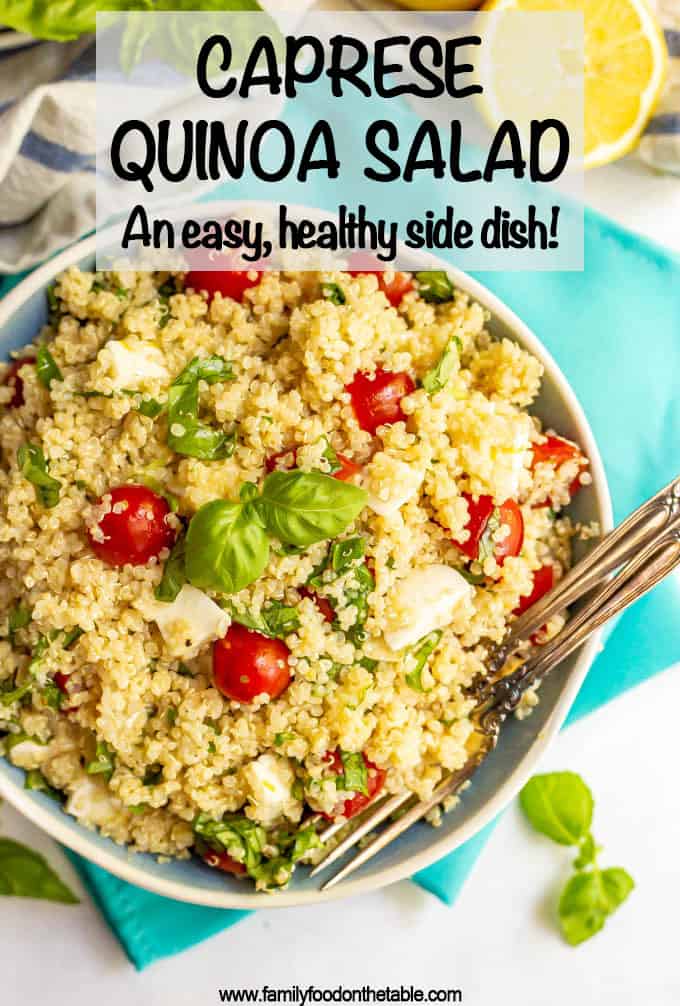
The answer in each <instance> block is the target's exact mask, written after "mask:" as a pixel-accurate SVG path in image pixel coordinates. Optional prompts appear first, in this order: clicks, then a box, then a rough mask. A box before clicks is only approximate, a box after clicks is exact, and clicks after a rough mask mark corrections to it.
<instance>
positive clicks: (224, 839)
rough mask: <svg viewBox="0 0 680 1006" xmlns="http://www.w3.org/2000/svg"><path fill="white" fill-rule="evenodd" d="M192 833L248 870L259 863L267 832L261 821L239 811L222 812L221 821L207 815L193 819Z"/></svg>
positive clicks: (254, 867) (200, 815)
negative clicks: (238, 812)
mask: <svg viewBox="0 0 680 1006" xmlns="http://www.w3.org/2000/svg"><path fill="white" fill-rule="evenodd" d="M193 827H194V832H195V833H196V834H197V835H199V836H200V837H201V838H202V839H203V841H204V842H205V843H206V844H207V845H208V846H209V847H210V848H211V849H214V850H215V851H216V852H228V853H229V855H230V856H232V857H233V858H234V859H236V860H237V861H238V862H239V863H243V864H244V865H245V867H246V869H247V870H248V872H249V873H251V876H252V872H251V871H253V870H255V869H256V868H257V867H258V866H259V865H260V863H261V862H262V850H263V849H264V847H265V845H266V844H267V833H266V831H265V830H264V828H263V827H262V825H260V824H256V823H255V821H251V820H250V818H247V817H244V816H243V815H241V814H225V816H224V817H223V818H222V819H221V820H220V821H214V820H212V819H211V818H210V817H209V816H208V815H207V814H199V815H198V816H197V817H196V818H195V819H194V825H193Z"/></svg>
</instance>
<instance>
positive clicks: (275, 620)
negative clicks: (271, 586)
mask: <svg viewBox="0 0 680 1006" xmlns="http://www.w3.org/2000/svg"><path fill="white" fill-rule="evenodd" d="M225 607H226V608H227V610H228V611H229V612H230V614H231V617H232V619H233V620H234V621H235V622H238V624H239V625H244V626H245V627H246V628H247V629H253V630H254V631H255V632H261V633H262V634H263V635H265V636H271V637H272V638H273V639H285V637H286V636H289V635H290V634H291V632H296V631H297V630H298V629H299V628H300V616H299V614H298V611H297V608H293V607H289V606H288V605H285V604H283V603H282V602H281V601H271V602H270V603H269V604H268V605H267V606H266V607H265V608H263V609H262V610H261V611H260V613H259V615H257V616H256V615H249V614H248V613H247V612H242V611H239V610H238V608H236V607H235V606H234V605H233V604H229V603H227V605H225Z"/></svg>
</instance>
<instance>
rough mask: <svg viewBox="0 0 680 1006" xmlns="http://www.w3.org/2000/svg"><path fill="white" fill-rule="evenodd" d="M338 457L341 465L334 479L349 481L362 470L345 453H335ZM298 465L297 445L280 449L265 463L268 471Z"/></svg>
mask: <svg viewBox="0 0 680 1006" xmlns="http://www.w3.org/2000/svg"><path fill="white" fill-rule="evenodd" d="M335 456H336V458H337V459H338V464H339V465H340V467H339V468H338V470H337V472H333V473H332V474H333V478H334V479H340V481H341V482H347V480H348V479H351V478H353V477H354V476H355V475H358V474H359V472H360V471H361V465H357V464H355V463H354V461H350V459H349V458H346V457H345V455H344V454H338V453H337V452H336V454H335ZM296 465H297V447H287V448H286V450H285V451H279V452H278V454H272V455H270V457H268V458H267V460H266V461H265V463H264V466H265V468H266V469H267V472H273V471H286V472H287V471H290V470H291V468H295V466H296Z"/></svg>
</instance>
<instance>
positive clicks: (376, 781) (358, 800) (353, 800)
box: [322, 749, 387, 821]
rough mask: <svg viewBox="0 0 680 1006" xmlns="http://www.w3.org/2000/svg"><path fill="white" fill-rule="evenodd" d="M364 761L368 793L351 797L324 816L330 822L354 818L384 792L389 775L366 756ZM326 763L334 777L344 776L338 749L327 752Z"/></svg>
mask: <svg viewBox="0 0 680 1006" xmlns="http://www.w3.org/2000/svg"><path fill="white" fill-rule="evenodd" d="M361 757H362V758H363V759H364V765H365V766H366V769H367V778H366V789H367V790H368V794H366V793H355V794H354V796H351V797H349V798H348V799H347V800H345V801H344V802H343V803H340V804H338V806H337V807H334V808H333V813H332V814H325V813H324V814H323V815H322V816H323V817H325V818H326V820H328V821H332V820H333V818H335V817H346V818H350V817H354V815H355V814H358V813H359V811H361V810H363V809H364V807H368V805H369V803H371V801H372V800H375V798H376V796H377V795H378V793H380V791H381V790H382V788H383V786H384V785H385V777H386V775H387V773H386V772H385V771H384V769H381V768H378V766H377V765H374V764H373V762H372V761H369V760H368V758H367V757H366V755H365V754H362V756H361ZM324 761H327V762H328V763H329V765H330V769H331V771H332V772H333V774H334V775H342V774H343V772H344V771H345V770H344V767H343V764H342V757H341V756H340V752H339V751H338V750H337V749H336V750H335V751H327V752H326V754H325V755H324Z"/></svg>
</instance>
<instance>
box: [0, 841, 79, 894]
mask: <svg viewBox="0 0 680 1006" xmlns="http://www.w3.org/2000/svg"><path fill="white" fill-rule="evenodd" d="M0 894H8V895H13V896H14V897H19V898H42V899H44V900H45V901H59V902H61V903H62V904H65V905H75V904H77V903H78V898H76V896H75V894H74V893H73V892H72V891H71V890H70V889H69V888H68V887H67V886H66V884H64V883H63V882H62V881H61V880H60V879H59V877H58V876H57V875H56V873H55V872H54V870H52V868H51V867H50V866H49V864H48V863H47V861H46V860H45V859H44V858H43V856H41V855H40V854H39V853H37V852H34V851H33V850H32V849H29V848H28V847H27V846H25V845H22V844H21V843H20V842H15V841H13V840H12V839H11V838H0Z"/></svg>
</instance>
